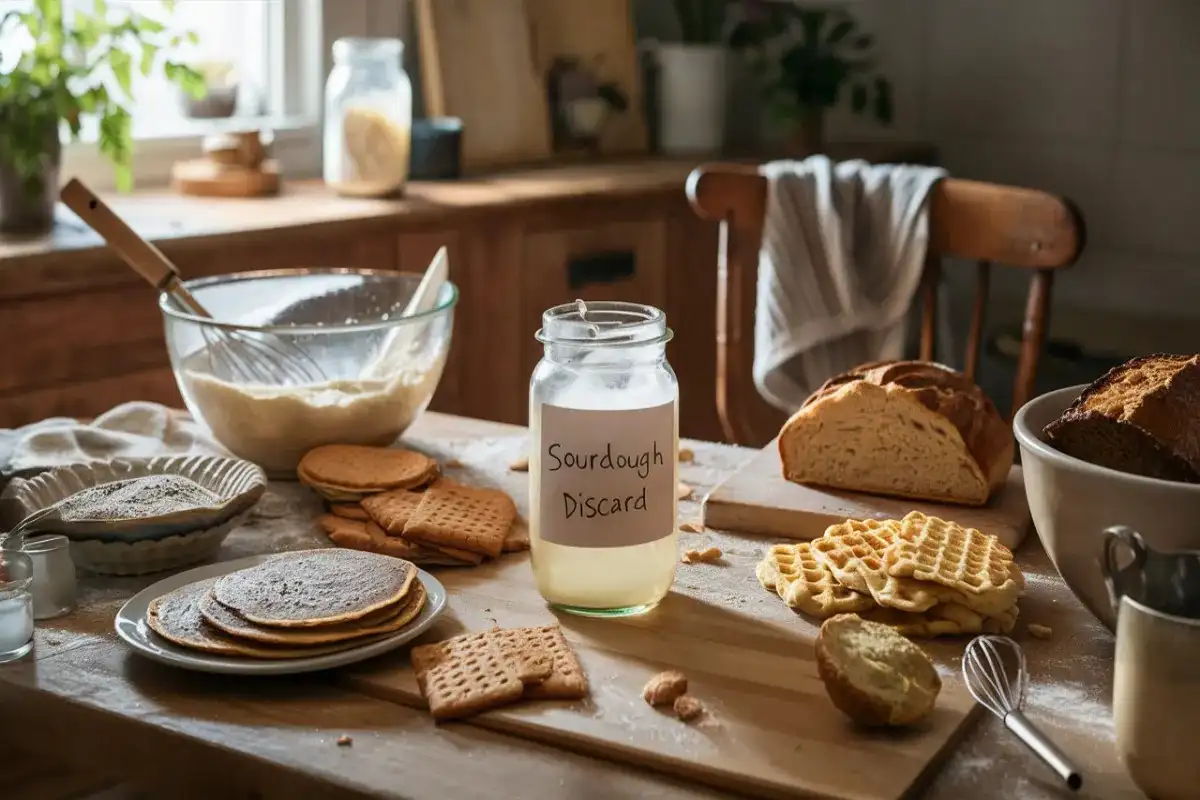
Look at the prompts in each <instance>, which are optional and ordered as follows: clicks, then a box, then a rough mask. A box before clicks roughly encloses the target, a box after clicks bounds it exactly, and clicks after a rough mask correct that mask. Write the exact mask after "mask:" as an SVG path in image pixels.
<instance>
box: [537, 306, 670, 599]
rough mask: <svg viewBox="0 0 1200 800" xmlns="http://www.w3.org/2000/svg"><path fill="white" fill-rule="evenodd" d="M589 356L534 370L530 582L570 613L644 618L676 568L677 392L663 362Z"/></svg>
mask: <svg viewBox="0 0 1200 800" xmlns="http://www.w3.org/2000/svg"><path fill="white" fill-rule="evenodd" d="M548 313H549V312H548ZM658 313H659V314H660V315H661V312H658ZM664 328H665V323H664ZM587 360H588V359H586V358H584V359H582V362H583V363H581V364H579V365H578V369H567V368H565V367H559V368H558V369H557V370H555V369H554V367H553V366H551V367H547V363H546V361H543V363H542V364H541V365H539V368H538V371H537V372H535V373H534V381H533V387H534V388H533V389H532V390H531V395H530V409H529V411H530V413H529V423H530V448H529V451H530V452H529V455H530V462H529V476H530V506H529V507H530V519H529V523H530V549H531V558H532V564H533V571H534V577H535V580H536V582H537V587H538V590H539V591H540V592H541V594H542V596H543V597H544V598H545V599H546V600H547V601H548V602H550V603H551V604H552V605H554V606H556V607H559V608H562V609H563V610H566V611H571V612H574V613H579V614H587V615H593V616H621V615H627V614H636V613H641V612H643V611H646V610H649V609H650V608H653V607H654V605H656V604H657V603H658V602H659V600H661V599H662V598H663V597H664V596H665V595H666V593H667V592H668V591H669V590H670V587H671V583H672V581H673V580H674V576H675V565H676V563H677V561H678V553H677V550H676V539H677V536H678V529H677V526H676V517H677V511H678V502H679V501H678V498H677V495H676V486H677V483H678V481H677V472H678V458H677V454H678V450H679V412H678V386H677V384H676V382H675V376H674V373H672V372H671V370H670V367H669V366H667V365H666V363H665V360H662V359H661V358H660V359H659V361H658V362H657V364H651V365H641V366H638V367H633V368H625V369H622V368H620V367H618V368H615V369H614V368H607V367H605V368H601V367H592V366H589V365H588V364H587ZM602 360H604V359H602Z"/></svg>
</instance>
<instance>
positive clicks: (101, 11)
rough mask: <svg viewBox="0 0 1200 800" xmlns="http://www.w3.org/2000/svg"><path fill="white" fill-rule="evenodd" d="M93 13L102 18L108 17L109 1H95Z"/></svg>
mask: <svg viewBox="0 0 1200 800" xmlns="http://www.w3.org/2000/svg"><path fill="white" fill-rule="evenodd" d="M92 13H93V14H95V15H96V16H97V17H102V18H103V17H106V16H108V0H93V2H92Z"/></svg>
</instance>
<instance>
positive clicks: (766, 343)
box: [754, 156, 946, 412]
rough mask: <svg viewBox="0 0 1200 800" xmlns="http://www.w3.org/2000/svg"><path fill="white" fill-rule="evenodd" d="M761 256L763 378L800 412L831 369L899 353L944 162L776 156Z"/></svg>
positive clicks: (760, 384)
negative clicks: (929, 210) (929, 205)
mask: <svg viewBox="0 0 1200 800" xmlns="http://www.w3.org/2000/svg"><path fill="white" fill-rule="evenodd" d="M762 173H763V175H765V176H766V178H767V181H768V190H767V209H766V216H765V218H764V222H763V240H762V249H761V251H760V253H759V264H758V297H757V304H758V305H757V314H756V315H755V329H754V383H755V386H756V387H757V388H758V391H759V393H760V394H762V396H763V397H764V398H765V399H766V400H767V401H768V402H769V403H771V404H772V405H774V406H776V407H778V408H780V409H782V410H784V411H787V412H791V411H794V410H795V409H796V408H798V407H799V406H800V405H801V404H802V403H803V402H804V400H805V399H806V398H807V397H808V396H809V394H811V393H812V392H813V391H814V390H815V389H817V388H818V387H819V386H820V385H821V384H822V383H823V382H824V381H825V380H826V379H828V378H830V377H832V376H833V375H836V374H838V373H839V372H844V371H846V370H848V369H850V368H852V367H855V366H858V365H859V364H863V363H866V362H869V361H877V360H881V359H890V358H899V357H900V356H901V355H902V354H903V351H904V333H905V330H904V329H905V319H906V316H907V312H908V308H909V305H910V304H911V302H912V298H913V295H914V293H915V292H916V290H917V287H918V285H919V284H920V281H921V273H922V270H923V268H924V263H925V251H926V248H927V246H928V244H929V217H928V213H927V207H926V206H927V201H928V199H929V192H930V190H931V189H932V188H933V186H934V184H936V183H937V181H938V180H940V179H941V178H942V177H944V176H945V174H946V173H945V170H942V169H938V168H934V167H923V166H912V165H906V164H877V165H872V164H868V163H867V162H865V161H843V162H840V163H837V164H835V163H834V162H832V161H830V160H829V159H828V158H826V157H825V156H812V157H810V158H807V159H805V160H804V161H775V162H772V163H770V164H766V165H764V166H763V167H762Z"/></svg>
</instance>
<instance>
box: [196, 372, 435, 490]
mask: <svg viewBox="0 0 1200 800" xmlns="http://www.w3.org/2000/svg"><path fill="white" fill-rule="evenodd" d="M444 366H445V358H444V357H437V358H433V359H430V360H429V361H428V362H427V363H425V364H418V365H412V366H409V367H407V368H405V369H402V370H398V371H397V372H396V373H395V374H393V375H392V376H391V377H388V378H384V379H346V380H334V381H328V382H326V383H320V384H311V385H307V386H264V385H251V384H235V383H228V382H225V381H222V380H219V379H217V378H216V377H214V376H212V375H211V374H208V373H207V372H202V371H199V370H196V369H188V368H186V367H185V368H184V369H183V370H182V374H183V382H184V384H185V385H186V387H187V393H188V395H189V397H188V401H189V405H190V406H191V407H192V410H193V412H200V415H201V416H202V417H203V420H204V423H205V424H206V425H207V426H208V428H209V430H211V431H212V432H213V435H214V436H216V438H217V439H218V440H219V441H220V442H221V444H223V445H224V446H225V447H228V448H229V449H230V451H232V452H233V453H234V454H235V455H237V456H239V457H241V458H245V459H247V460H249V461H253V462H254V463H255V464H258V465H259V466H261V467H262V468H263V469H264V470H266V471H267V473H268V474H269V475H270V476H271V477H294V475H295V471H296V465H297V464H298V463H299V462H300V458H301V457H302V456H303V455H304V454H305V453H307V452H308V451H309V450H311V449H313V448H314V447H317V446H318V445H323V444H363V445H387V444H391V443H392V442H393V441H395V439H396V438H397V437H398V436H399V435H400V434H401V433H403V432H404V431H405V429H406V428H408V426H409V425H411V424H412V422H413V420H415V419H416V418H417V415H419V414H420V413H421V412H422V411H423V410H424V409H425V406H426V405H428V403H429V400H430V399H431V398H432V397H433V391H434V389H436V388H437V384H438V381H439V380H440V378H441V376H442V368H443V367H444Z"/></svg>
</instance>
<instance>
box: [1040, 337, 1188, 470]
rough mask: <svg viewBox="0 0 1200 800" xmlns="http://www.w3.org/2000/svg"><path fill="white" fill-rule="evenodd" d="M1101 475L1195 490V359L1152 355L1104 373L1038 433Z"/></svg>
mask: <svg viewBox="0 0 1200 800" xmlns="http://www.w3.org/2000/svg"><path fill="white" fill-rule="evenodd" d="M1042 434H1043V436H1045V438H1046V441H1048V442H1049V443H1050V444H1051V445H1053V446H1054V447H1055V448H1057V449H1058V450H1060V451H1061V452H1063V453H1066V454H1067V455H1069V456H1074V457H1075V458H1079V459H1082V460H1084V461H1087V462H1089V463H1092V464H1097V465H1099V466H1102V467H1108V468H1110V469H1115V470H1120V471H1121V472H1128V473H1132V474H1134V475H1145V476H1146V477H1150V478H1162V479H1163V480H1168V481H1183V482H1185V483H1200V355H1191V356H1173V355H1162V354H1159V355H1152V356H1144V357H1142V358H1135V359H1133V360H1132V361H1128V362H1126V363H1125V364H1122V365H1121V366H1119V367H1116V368H1114V369H1111V370H1109V371H1108V372H1107V373H1106V374H1105V375H1104V376H1103V377H1101V378H1100V379H1099V380H1097V381H1095V382H1094V383H1092V385H1091V386H1089V387H1087V388H1086V389H1084V390H1083V393H1082V394H1081V395H1079V397H1078V399H1076V400H1075V402H1074V403H1072V404H1071V405H1070V407H1069V408H1068V409H1067V410H1066V411H1064V412H1063V414H1062V416H1060V417H1059V418H1058V419H1056V420H1055V421H1054V422H1051V423H1050V424H1049V425H1047V426H1046V428H1045V430H1043V431H1042Z"/></svg>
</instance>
